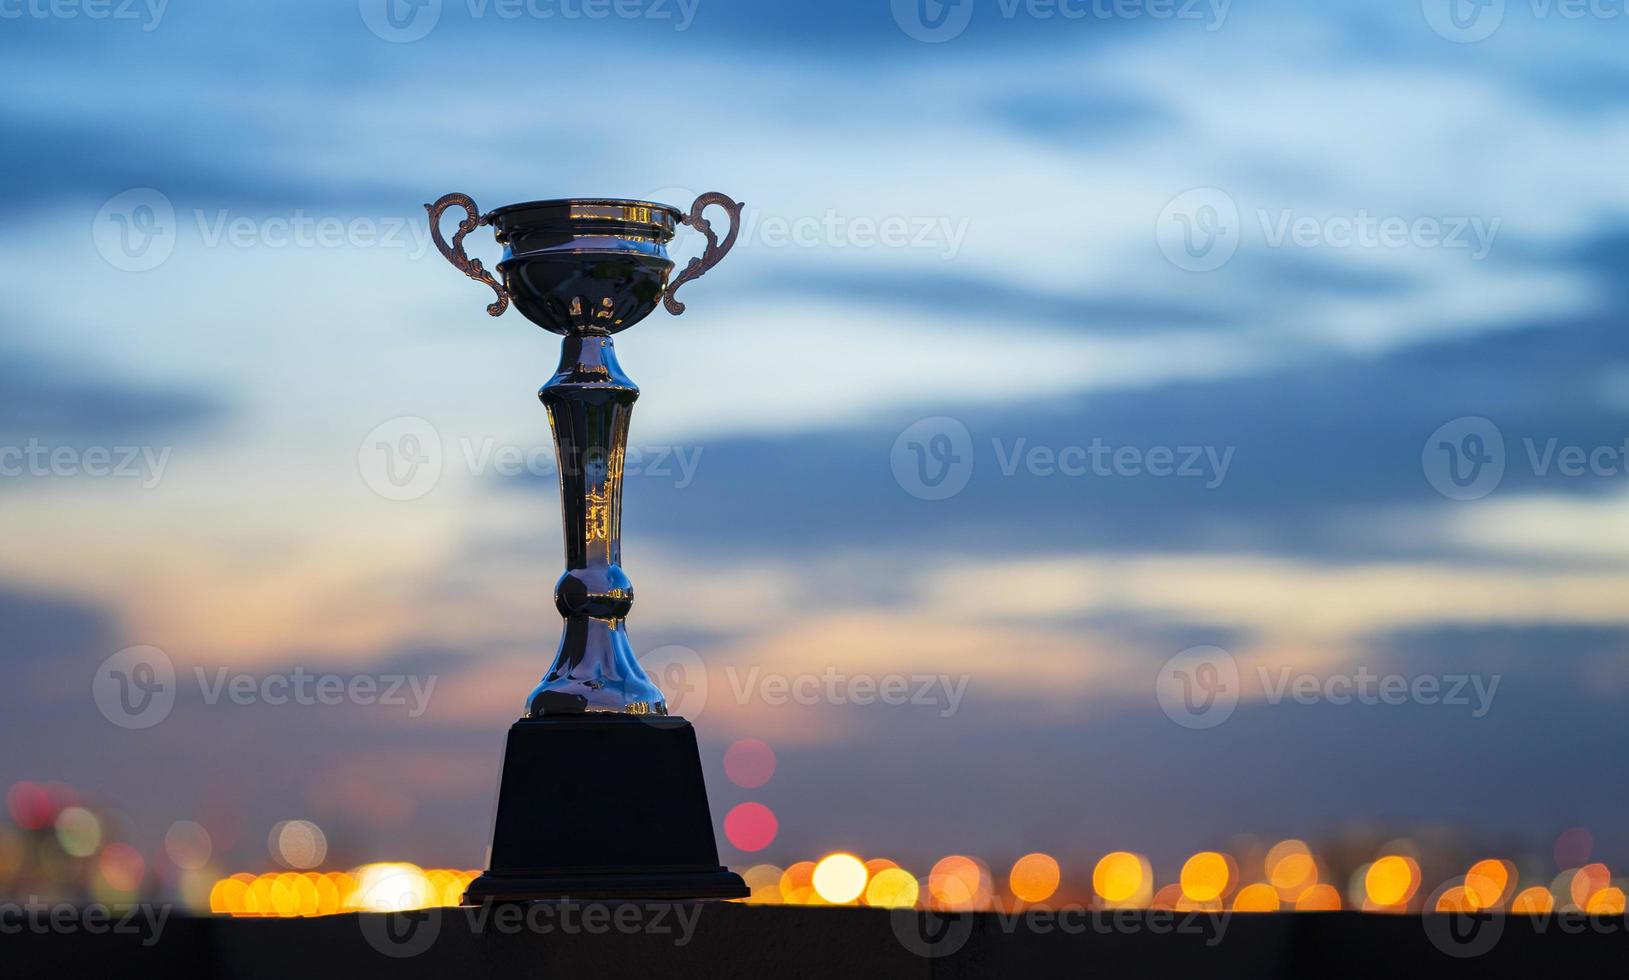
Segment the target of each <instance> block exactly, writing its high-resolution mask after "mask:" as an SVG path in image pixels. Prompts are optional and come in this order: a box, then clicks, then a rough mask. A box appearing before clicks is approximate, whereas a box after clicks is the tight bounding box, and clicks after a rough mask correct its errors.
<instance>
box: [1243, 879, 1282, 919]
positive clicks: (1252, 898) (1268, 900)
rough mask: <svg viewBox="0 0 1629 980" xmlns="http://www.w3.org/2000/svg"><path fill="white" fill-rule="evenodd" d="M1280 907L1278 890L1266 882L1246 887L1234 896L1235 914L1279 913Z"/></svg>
mask: <svg viewBox="0 0 1629 980" xmlns="http://www.w3.org/2000/svg"><path fill="white" fill-rule="evenodd" d="M1280 907H1281V903H1280V902H1279V899H1278V889H1277V888H1274V887H1273V886H1272V885H1269V884H1267V883H1266V882H1256V883H1255V884H1253V885H1246V886H1244V887H1243V888H1241V889H1239V893H1238V894H1237V895H1235V896H1233V911H1235V912H1277V911H1278V910H1279V908H1280Z"/></svg>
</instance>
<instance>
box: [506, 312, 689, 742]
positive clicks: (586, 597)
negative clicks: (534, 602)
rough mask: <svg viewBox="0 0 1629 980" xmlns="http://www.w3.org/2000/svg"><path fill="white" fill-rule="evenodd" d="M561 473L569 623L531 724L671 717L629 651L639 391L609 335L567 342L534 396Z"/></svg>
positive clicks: (532, 708) (534, 699) (530, 713)
mask: <svg viewBox="0 0 1629 980" xmlns="http://www.w3.org/2000/svg"><path fill="white" fill-rule="evenodd" d="M537 395H538V398H539V399H541V400H542V402H543V405H544V407H546V408H547V409H548V412H549V426H550V428H551V429H552V430H553V432H554V449H555V458H556V460H557V461H558V463H559V469H560V509H561V514H562V518H563V521H564V532H565V535H564V536H565V552H566V570H565V573H564V574H562V575H561V576H560V579H559V581H558V582H556V583H555V586H554V604H555V607H556V608H557V609H559V610H560V615H561V616H563V617H565V623H564V625H563V628H562V630H561V634H560V647H559V649H558V651H557V652H556V654H555V658H554V664H553V665H552V666H551V667H550V668H549V672H548V673H547V674H546V675H545V676H544V678H543V680H542V682H541V683H539V684H538V686H537V687H536V688H535V689H533V691H532V694H531V697H530V698H529V699H528V702H527V710H526V717H528V718H535V717H539V716H541V715H553V714H579V713H582V712H585V711H609V712H617V713H622V714H636V715H638V714H658V715H665V714H667V705H666V702H665V701H664V700H663V698H662V693H661V691H660V690H658V689H657V687H656V685H654V684H652V683H651V681H650V679H649V678H648V677H646V676H645V672H644V671H643V670H642V669H640V666H639V662H638V660H636V659H635V658H634V654H633V648H632V646H631V645H630V644H629V643H628V635H627V631H626V628H625V621H626V618H627V615H628V611H629V610H630V609H631V608H632V607H633V583H632V582H631V581H629V579H628V576H627V575H626V574H625V573H624V572H623V571H622V566H621V561H622V476H623V460H624V458H625V456H626V453H627V448H628V422H629V419H630V418H631V417H632V415H633V403H634V401H635V400H636V399H638V397H639V388H638V386H636V385H635V384H634V383H633V381H632V380H631V379H629V377H628V376H627V375H626V374H624V373H623V372H622V367H621V365H619V364H618V363H617V357H616V346H615V345H614V343H613V342H612V340H611V338H610V336H608V335H606V334H604V333H595V332H583V333H573V334H568V335H567V336H566V337H565V339H564V341H563V342H562V343H561V348H560V367H559V369H558V370H557V371H556V372H555V374H554V377H552V378H550V379H549V381H548V383H547V384H545V385H544V386H543V387H542V388H541V389H539V390H538V393H537Z"/></svg>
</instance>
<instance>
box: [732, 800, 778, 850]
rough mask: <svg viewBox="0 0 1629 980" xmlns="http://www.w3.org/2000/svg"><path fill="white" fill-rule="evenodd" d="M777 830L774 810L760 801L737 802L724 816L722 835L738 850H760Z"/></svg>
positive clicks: (773, 836) (772, 840)
mask: <svg viewBox="0 0 1629 980" xmlns="http://www.w3.org/2000/svg"><path fill="white" fill-rule="evenodd" d="M779 831H780V821H778V820H776V819H775V811H774V810H771V809H770V808H769V807H767V806H764V805H763V804H762V803H739V804H737V805H736V806H734V807H732V808H731V809H730V812H729V813H727V814H725V816H724V836H725V838H727V839H728V840H729V842H730V844H731V846H733V847H734V848H735V849H736V850H738V851H747V852H749V853H750V852H752V851H761V850H763V849H764V848H766V847H768V846H769V845H770V844H772V843H774V841H775V835H776V834H777V833H779Z"/></svg>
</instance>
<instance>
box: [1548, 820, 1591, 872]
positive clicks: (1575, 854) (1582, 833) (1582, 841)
mask: <svg viewBox="0 0 1629 980" xmlns="http://www.w3.org/2000/svg"><path fill="white" fill-rule="evenodd" d="M1594 851H1595V835H1594V834H1591V833H1590V832H1589V829H1588V828H1587V827H1569V828H1567V829H1566V830H1563V831H1562V832H1561V833H1559V834H1557V835H1556V839H1555V848H1554V856H1555V866H1556V867H1558V868H1576V867H1579V866H1581V865H1583V864H1584V863H1586V862H1587V861H1589V856H1590V855H1591V854H1592V853H1594Z"/></svg>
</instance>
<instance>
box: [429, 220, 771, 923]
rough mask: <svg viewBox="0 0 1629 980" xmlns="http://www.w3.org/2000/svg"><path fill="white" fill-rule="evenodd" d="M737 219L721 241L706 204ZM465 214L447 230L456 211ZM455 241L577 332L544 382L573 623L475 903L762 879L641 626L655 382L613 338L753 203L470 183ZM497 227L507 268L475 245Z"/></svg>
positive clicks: (664, 299) (521, 732)
mask: <svg viewBox="0 0 1629 980" xmlns="http://www.w3.org/2000/svg"><path fill="white" fill-rule="evenodd" d="M712 206H718V207H721V208H723V209H724V210H725V211H726V212H727V213H728V214H729V216H730V230H729V233H728V235H727V236H726V237H725V238H724V239H723V240H722V241H720V240H719V238H718V237H717V235H716V234H714V232H713V229H712V226H711V224H710V223H709V222H708V220H707V219H706V218H705V217H704V215H703V212H704V211H705V210H706V209H707V208H708V207H712ZM452 207H459V208H462V209H463V210H464V211H465V212H466V215H467V216H466V217H465V218H464V219H463V220H462V221H461V222H459V225H458V231H457V233H455V234H454V235H453V238H452V241H451V242H450V243H449V242H448V241H446V240H445V239H444V238H443V237H442V235H441V228H440V224H441V216H442V214H443V213H444V212H445V211H446V210H447V209H448V208H452ZM425 209H426V210H427V211H428V212H429V218H430V231H431V236H432V238H433V239H434V241H435V243H436V247H437V248H438V249H439V250H440V251H441V254H442V255H443V256H445V257H446V258H447V261H449V262H451V263H452V264H453V265H454V266H455V267H457V268H458V269H459V270H460V271H461V272H463V273H464V274H465V275H467V276H469V277H470V278H471V279H475V280H477V281H479V282H482V283H485V284H486V285H487V286H488V287H489V288H491V289H492V290H493V292H494V293H495V294H496V298H495V299H494V300H493V302H492V303H490V304H488V306H487V313H489V314H490V315H492V316H500V315H502V314H503V312H504V311H505V310H506V309H507V308H508V306H509V305H510V304H511V303H513V304H514V306H515V308H516V309H518V310H519V311H520V313H521V315H522V316H524V317H526V319H528V320H530V321H532V322H533V323H535V324H537V325H538V326H540V327H542V328H543V329H545V330H548V331H550V332H552V333H556V334H560V335H561V336H562V338H563V339H562V341H561V349H560V362H559V366H558V367H557V368H556V370H555V373H554V376H553V377H551V378H550V379H549V380H548V381H547V382H546V383H544V385H543V386H542V388H540V389H539V390H538V398H539V399H540V400H541V401H542V402H543V405H544V407H545V408H547V409H548V413H549V425H550V428H551V429H552V431H553V434H554V443H555V453H556V457H557V460H558V463H559V473H560V503H561V516H562V522H563V526H564V544H565V556H566V568H565V571H564V572H563V573H562V574H561V576H560V578H559V579H558V580H557V581H556V582H555V587H554V604H555V608H556V609H557V610H558V611H559V613H560V615H561V617H562V619H563V624H562V628H561V634H560V643H559V646H558V647H557V648H556V650H555V656H554V660H553V662H552V664H551V665H550V666H549V669H548V670H547V671H546V672H545V673H544V675H543V678H542V680H540V681H539V682H538V684H537V686H535V687H534V688H533V689H532V691H531V693H530V694H528V695H527V698H526V703H525V708H524V711H523V714H522V717H521V719H520V720H519V721H517V722H516V723H515V724H514V725H513V726H512V727H511V728H510V730H509V741H508V746H507V748H506V750H505V755H504V770H503V778H502V781H501V784H500V786H499V791H498V808H497V817H496V820H495V829H494V831H493V843H492V851H491V857H490V861H489V868H488V871H487V872H486V873H485V874H483V875H482V876H481V877H480V878H478V879H476V880H475V881H474V882H473V883H471V885H470V888H469V891H468V892H467V893H466V895H465V901H466V902H472V903H474V902H486V901H538V900H548V899H564V898H570V899H594V898H600V899H613V898H614V899H626V898H739V897H743V896H745V895H746V894H747V888H746V886H745V884H744V883H743V882H742V881H741V878H740V877H739V876H738V875H735V874H734V873H732V872H730V871H729V870H728V869H726V868H724V867H722V866H720V865H719V863H718V851H717V846H716V843H715V841H714V838H713V827H712V817H711V814H710V811H709V810H708V806H707V790H706V786H705V784H704V782H703V779H702V772H701V758H700V754H699V752H698V750H697V747H696V737H695V730H694V729H693V728H692V727H691V725H690V723H689V722H687V721H685V720H684V719H682V718H677V717H672V716H670V715H669V714H668V710H667V702H666V699H665V698H663V696H662V692H661V691H660V690H659V689H658V688H657V687H656V685H655V684H654V683H652V682H651V680H650V678H649V677H647V676H646V675H645V672H644V670H643V669H641V668H640V666H639V661H638V659H637V658H636V657H635V656H634V653H633V648H632V645H631V644H630V643H629V641H628V635H627V630H626V620H627V616H628V612H629V610H630V609H631V608H632V607H633V598H634V592H633V583H632V582H631V581H630V580H629V578H628V576H627V574H626V573H625V572H624V571H623V569H622V564H621V563H622V486H623V461H624V458H625V455H626V451H627V444H628V425H629V419H630V417H631V416H632V412H633V404H634V401H635V400H636V399H638V397H639V388H638V386H637V385H635V384H634V383H633V381H632V380H631V379H630V378H629V377H628V376H627V375H626V374H625V373H624V372H623V370H622V367H621V365H620V364H618V363H617V357H616V347H615V344H614V342H613V341H612V339H611V338H612V335H613V334H616V333H619V332H621V331H623V330H626V329H628V328H629V327H631V326H633V325H634V324H635V323H638V322H639V321H640V320H642V319H644V318H645V317H646V316H648V315H650V313H651V312H653V311H654V310H655V309H656V307H657V305H658V304H660V305H662V306H664V307H665V308H666V309H667V310H668V312H670V313H673V314H675V315H677V314H680V313H683V312H684V309H685V307H684V304H683V303H681V302H679V301H678V299H677V297H676V295H675V294H676V293H677V291H678V289H679V287H680V286H682V285H683V284H685V283H686V282H688V281H690V280H692V279H696V278H699V277H700V276H701V275H703V274H704V273H705V272H706V271H707V270H708V269H710V268H712V267H713V266H714V265H716V264H717V263H718V261H719V260H720V259H722V258H723V257H724V255H725V254H726V253H727V252H728V251H729V250H730V248H731V247H733V246H734V244H735V240H736V236H737V234H738V232H739V230H740V223H741V222H740V218H741V205H740V204H738V203H736V202H735V201H733V200H731V199H730V198H728V197H726V196H724V195H723V194H717V193H712V194H703V195H702V196H701V197H699V198H697V199H696V201H695V203H694V204H693V205H692V206H691V209H690V211H689V213H688V214H687V213H685V212H682V211H680V210H678V209H677V208H674V207H670V206H668V205H665V204H656V203H652V202H649V201H636V200H622V199H615V198H581V199H566V200H547V201H530V202H526V203H522V204H511V205H507V206H505V207H501V208H498V209H496V210H494V211H492V212H490V213H489V214H485V215H483V214H481V213H480V211H479V209H478V208H476V206H475V202H474V201H473V200H471V199H470V198H469V196H468V195H465V194H447V195H445V196H443V197H442V198H441V199H440V200H438V201H436V202H435V203H434V204H426V205H425ZM681 223H682V224H687V225H690V226H692V227H694V228H696V229H697V230H699V231H700V232H701V233H702V234H703V236H704V237H705V238H706V241H707V247H706V250H705V251H704V252H703V254H702V255H701V256H699V257H697V258H693V259H691V260H690V262H689V263H688V264H687V265H686V266H685V268H684V270H683V271H682V272H681V273H680V274H679V275H678V277H676V278H671V279H670V277H671V274H672V272H673V268H674V263H673V261H672V260H671V259H670V258H668V255H667V244H668V242H670V241H672V239H673V236H674V233H675V231H676V230H677V228H678V225H679V224H681ZM482 225H490V226H491V227H492V229H493V231H494V234H495V237H496V238H497V240H498V242H499V244H501V245H503V246H504V255H503V259H502V260H501V261H499V262H498V264H497V271H498V276H499V277H501V282H500V281H499V279H498V278H495V277H494V276H493V275H492V274H491V273H489V272H487V270H486V269H485V268H484V267H483V266H482V264H481V261H480V260H479V259H471V258H470V257H469V256H468V255H466V254H465V252H464V247H463V241H464V236H465V235H467V234H469V233H470V232H471V231H474V230H475V229H476V228H478V227H480V226H482Z"/></svg>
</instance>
